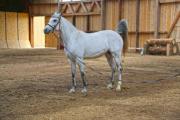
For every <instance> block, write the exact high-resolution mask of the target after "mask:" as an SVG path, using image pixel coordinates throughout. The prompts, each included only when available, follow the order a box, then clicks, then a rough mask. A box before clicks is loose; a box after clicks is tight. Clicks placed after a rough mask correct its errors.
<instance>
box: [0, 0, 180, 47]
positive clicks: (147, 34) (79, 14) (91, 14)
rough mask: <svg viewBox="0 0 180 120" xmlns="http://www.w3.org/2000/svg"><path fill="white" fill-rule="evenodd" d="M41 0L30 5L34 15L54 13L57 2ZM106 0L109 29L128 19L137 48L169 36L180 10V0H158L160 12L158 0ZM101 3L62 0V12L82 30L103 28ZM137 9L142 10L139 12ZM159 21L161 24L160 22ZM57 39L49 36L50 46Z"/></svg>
mask: <svg viewBox="0 0 180 120" xmlns="http://www.w3.org/2000/svg"><path fill="white" fill-rule="evenodd" d="M39 1H41V2H40V4H39V2H38V0H36V3H34V4H33V5H31V6H30V8H31V10H30V13H31V16H39V15H44V16H50V15H51V14H52V13H53V12H54V11H55V10H57V4H56V3H55V2H54V1H52V0H51V3H50V4H48V2H49V1H48V0H47V1H46V3H44V1H43V0H39ZM104 1H106V4H105V18H104V19H105V29H112V30H115V29H116V26H117V24H118V22H119V20H120V19H127V20H128V29H129V47H133V48H134V47H143V45H144V43H145V42H146V40H148V39H150V38H154V37H158V36H159V37H161V38H162V37H166V36H167V33H168V31H169V29H170V27H171V25H172V23H173V21H174V19H175V17H176V15H177V13H178V12H179V11H180V7H179V6H180V1H179V0H158V3H159V4H158V5H159V15H158V13H157V2H156V1H157V0H104ZM137 1H139V2H140V4H139V7H137ZM100 3H101V0H92V2H87V1H83V4H82V3H81V2H70V3H62V13H63V15H64V16H65V17H66V18H67V19H68V20H69V21H70V22H72V23H73V24H74V25H75V26H76V27H77V28H78V29H80V30H83V31H86V32H95V31H99V30H101V29H102V28H103V27H102V20H103V19H102V11H101V10H102V5H100ZM98 4H99V5H98ZM78 6H80V7H78ZM72 8H73V10H72ZM137 10H139V12H138V11H137ZM86 11H87V12H86ZM137 15H139V17H137ZM46 19H48V18H46ZM137 20H139V21H137ZM157 21H158V22H159V25H157V24H158V22H157ZM157 26H158V27H157ZM137 28H138V29H137ZM177 29H179V28H177ZM178 33H179V32H178V31H176V32H174V33H173V35H172V36H171V37H174V36H176V38H178V37H177V36H178V35H177V34H178ZM1 34H3V33H1ZM156 34H158V36H156ZM137 36H138V37H137ZM50 38H51V39H50ZM137 41H138V42H137ZM56 43H57V42H56V40H55V38H53V39H52V36H49V37H48V36H46V44H47V45H46V47H52V46H54V47H55V46H57V45H56Z"/></svg>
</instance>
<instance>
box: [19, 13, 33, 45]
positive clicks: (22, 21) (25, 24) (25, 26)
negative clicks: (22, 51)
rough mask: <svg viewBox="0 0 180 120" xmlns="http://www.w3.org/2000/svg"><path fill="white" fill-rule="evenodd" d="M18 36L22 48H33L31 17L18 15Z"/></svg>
mask: <svg viewBox="0 0 180 120" xmlns="http://www.w3.org/2000/svg"><path fill="white" fill-rule="evenodd" d="M18 36H19V44H20V47H21V48H31V45H30V42H29V15H28V14H27V13H18Z"/></svg>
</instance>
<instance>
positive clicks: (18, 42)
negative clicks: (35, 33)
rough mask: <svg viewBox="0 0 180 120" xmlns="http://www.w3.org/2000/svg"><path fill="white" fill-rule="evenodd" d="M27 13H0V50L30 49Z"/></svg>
mask: <svg viewBox="0 0 180 120" xmlns="http://www.w3.org/2000/svg"><path fill="white" fill-rule="evenodd" d="M28 18H29V16H28V14H27V13H17V12H2V11H1V12H0V23H1V24H0V36H1V37H0V48H30V47H31V45H30V42H29V19H28Z"/></svg>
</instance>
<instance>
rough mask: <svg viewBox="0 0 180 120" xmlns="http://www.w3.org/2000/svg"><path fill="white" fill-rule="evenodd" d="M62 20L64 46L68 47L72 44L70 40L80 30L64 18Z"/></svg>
mask: <svg viewBox="0 0 180 120" xmlns="http://www.w3.org/2000/svg"><path fill="white" fill-rule="evenodd" d="M61 20H62V21H61V22H62V23H61V28H60V29H61V37H62V39H63V42H64V44H66V45H68V44H69V43H70V42H71V41H70V40H71V39H70V38H72V35H73V36H76V35H77V34H78V30H77V29H76V28H75V27H74V26H73V25H72V24H71V23H70V22H69V21H68V20H66V19H65V18H64V17H62V18H61Z"/></svg>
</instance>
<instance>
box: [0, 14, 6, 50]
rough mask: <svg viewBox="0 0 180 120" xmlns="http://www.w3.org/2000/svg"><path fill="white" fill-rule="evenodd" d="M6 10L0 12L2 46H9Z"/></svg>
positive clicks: (0, 42)
mask: <svg viewBox="0 0 180 120" xmlns="http://www.w3.org/2000/svg"><path fill="white" fill-rule="evenodd" d="M5 14H6V13H5V12H0V48H7V47H8V46H7V40H6V18H5Z"/></svg>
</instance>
